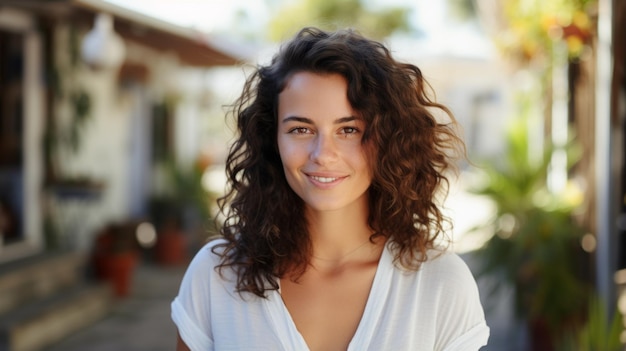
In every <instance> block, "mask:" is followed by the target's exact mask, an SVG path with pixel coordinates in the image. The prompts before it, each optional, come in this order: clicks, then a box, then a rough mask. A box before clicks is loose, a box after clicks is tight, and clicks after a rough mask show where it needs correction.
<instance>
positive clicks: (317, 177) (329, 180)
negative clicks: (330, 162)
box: [305, 173, 347, 186]
mask: <svg viewBox="0 0 626 351" xmlns="http://www.w3.org/2000/svg"><path fill="white" fill-rule="evenodd" d="M305 174H306V176H307V177H308V178H309V179H310V180H311V182H313V183H314V184H316V185H318V186H324V185H334V184H337V183H338V182H340V181H342V180H343V179H345V178H347V176H337V175H331V174H311V173H305Z"/></svg>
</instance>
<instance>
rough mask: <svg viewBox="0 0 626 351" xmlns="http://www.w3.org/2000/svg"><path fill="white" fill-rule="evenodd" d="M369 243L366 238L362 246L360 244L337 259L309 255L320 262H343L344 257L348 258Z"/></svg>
mask: <svg viewBox="0 0 626 351" xmlns="http://www.w3.org/2000/svg"><path fill="white" fill-rule="evenodd" d="M369 242H370V239H369V238H368V239H367V241H365V242H364V243H363V244H360V245H359V246H357V247H356V248H355V249H352V250H351V251H349V252H347V253H346V254H344V255H343V256H341V257H339V258H325V257H319V256H315V255H311V257H313V258H316V259H318V260H321V261H327V262H340V261H343V260H344V259H345V258H346V257H348V256H350V255H352V254H353V253H355V252H357V251H358V250H359V249H360V248H362V247H363V246H365V245H367V243H369Z"/></svg>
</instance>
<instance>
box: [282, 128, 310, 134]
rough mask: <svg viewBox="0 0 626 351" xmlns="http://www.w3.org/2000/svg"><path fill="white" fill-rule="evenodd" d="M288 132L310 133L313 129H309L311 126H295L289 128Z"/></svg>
mask: <svg viewBox="0 0 626 351" xmlns="http://www.w3.org/2000/svg"><path fill="white" fill-rule="evenodd" d="M287 133H289V134H309V133H311V131H310V130H309V128H306V127H295V128H291V129H289V131H288V132H287Z"/></svg>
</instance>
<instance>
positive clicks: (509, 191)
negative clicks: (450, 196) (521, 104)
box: [471, 118, 590, 336]
mask: <svg viewBox="0 0 626 351" xmlns="http://www.w3.org/2000/svg"><path fill="white" fill-rule="evenodd" d="M507 141H508V147H507V150H506V152H505V154H504V155H503V156H504V157H503V160H502V162H499V163H498V162H491V163H486V164H484V165H483V166H482V167H481V168H480V171H481V172H482V173H481V175H482V177H481V179H482V181H480V182H479V183H478V184H477V185H476V186H475V187H473V189H471V191H472V192H474V193H476V194H479V195H484V196H487V197H488V198H489V199H491V200H492V201H493V202H494V203H495V206H496V212H495V215H494V216H493V218H492V219H491V220H490V221H489V222H488V223H485V224H484V225H483V226H480V228H476V229H481V230H484V229H488V230H492V231H493V233H494V235H493V237H491V239H489V240H488V241H487V242H486V243H485V245H484V246H483V247H482V248H481V249H479V250H478V252H477V254H476V255H477V257H479V259H480V260H481V262H482V265H481V267H480V269H479V271H478V272H477V275H478V276H479V277H480V276H484V275H496V276H498V277H502V278H503V280H502V281H501V284H498V285H496V286H495V290H497V289H498V288H500V287H503V286H509V287H513V289H514V293H515V311H516V313H517V316H518V317H519V318H521V319H525V320H527V321H528V323H529V324H530V325H531V328H534V327H537V326H539V327H540V328H541V329H547V331H548V334H550V335H552V336H555V335H558V334H559V333H561V332H562V330H563V328H565V327H566V326H568V325H570V324H576V323H579V322H580V320H581V318H582V316H581V311H584V306H585V304H586V301H587V295H588V293H589V291H590V285H589V284H588V283H587V281H586V279H585V278H586V277H585V275H584V274H581V272H583V273H584V272H585V268H586V265H585V262H584V259H585V253H584V252H583V251H582V250H581V249H580V244H579V242H580V239H581V237H582V235H583V234H584V233H585V230H584V228H582V227H581V226H580V225H578V224H577V223H576V222H575V221H574V220H573V218H572V213H573V210H574V209H575V208H576V205H577V204H578V201H577V199H579V198H580V196H579V194H578V193H576V192H575V191H572V190H571V188H567V187H566V190H565V191H564V192H562V193H554V192H553V191H551V190H550V189H549V187H548V185H547V178H548V173H549V167H550V162H551V159H552V155H553V154H554V153H555V152H557V150H563V151H565V152H566V153H567V154H568V156H569V157H568V159H569V160H570V161H571V162H572V163H573V162H574V161H575V160H576V159H577V155H578V154H579V150H578V148H577V146H576V145H575V144H574V143H573V142H570V143H568V144H567V145H564V146H562V147H556V146H554V145H552V144H551V143H550V142H549V141H545V142H544V148H543V152H541V153H540V154H535V153H533V152H532V151H531V150H532V148H531V141H530V138H529V132H528V128H527V122H526V120H525V119H521V118H520V119H518V120H516V121H515V122H514V123H513V124H512V126H511V128H510V130H509V131H508V139H507ZM494 292H495V291H494Z"/></svg>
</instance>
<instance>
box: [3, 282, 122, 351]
mask: <svg viewBox="0 0 626 351" xmlns="http://www.w3.org/2000/svg"><path fill="white" fill-rule="evenodd" d="M112 304H113V294H112V291H111V288H110V287H109V286H108V285H105V284H95V283H85V284H80V285H76V286H73V287H71V288H68V289H65V290H61V291H58V292H57V293H55V294H53V295H50V296H47V297H45V298H41V299H39V300H37V301H35V302H31V303H28V304H26V305H23V306H22V307H20V308H17V309H14V310H11V311H9V312H8V313H5V314H4V315H3V316H1V317H0V351H36V350H41V349H43V348H44V347H46V346H49V345H51V344H54V343H55V342H58V341H60V340H62V339H63V338H65V337H67V336H69V335H71V334H72V333H74V332H76V331H77V330H79V329H81V328H84V327H86V326H88V325H90V324H92V323H94V322H96V321H98V320H99V319H101V318H103V317H104V316H106V315H107V314H108V313H109V312H110V311H111V308H112Z"/></svg>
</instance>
